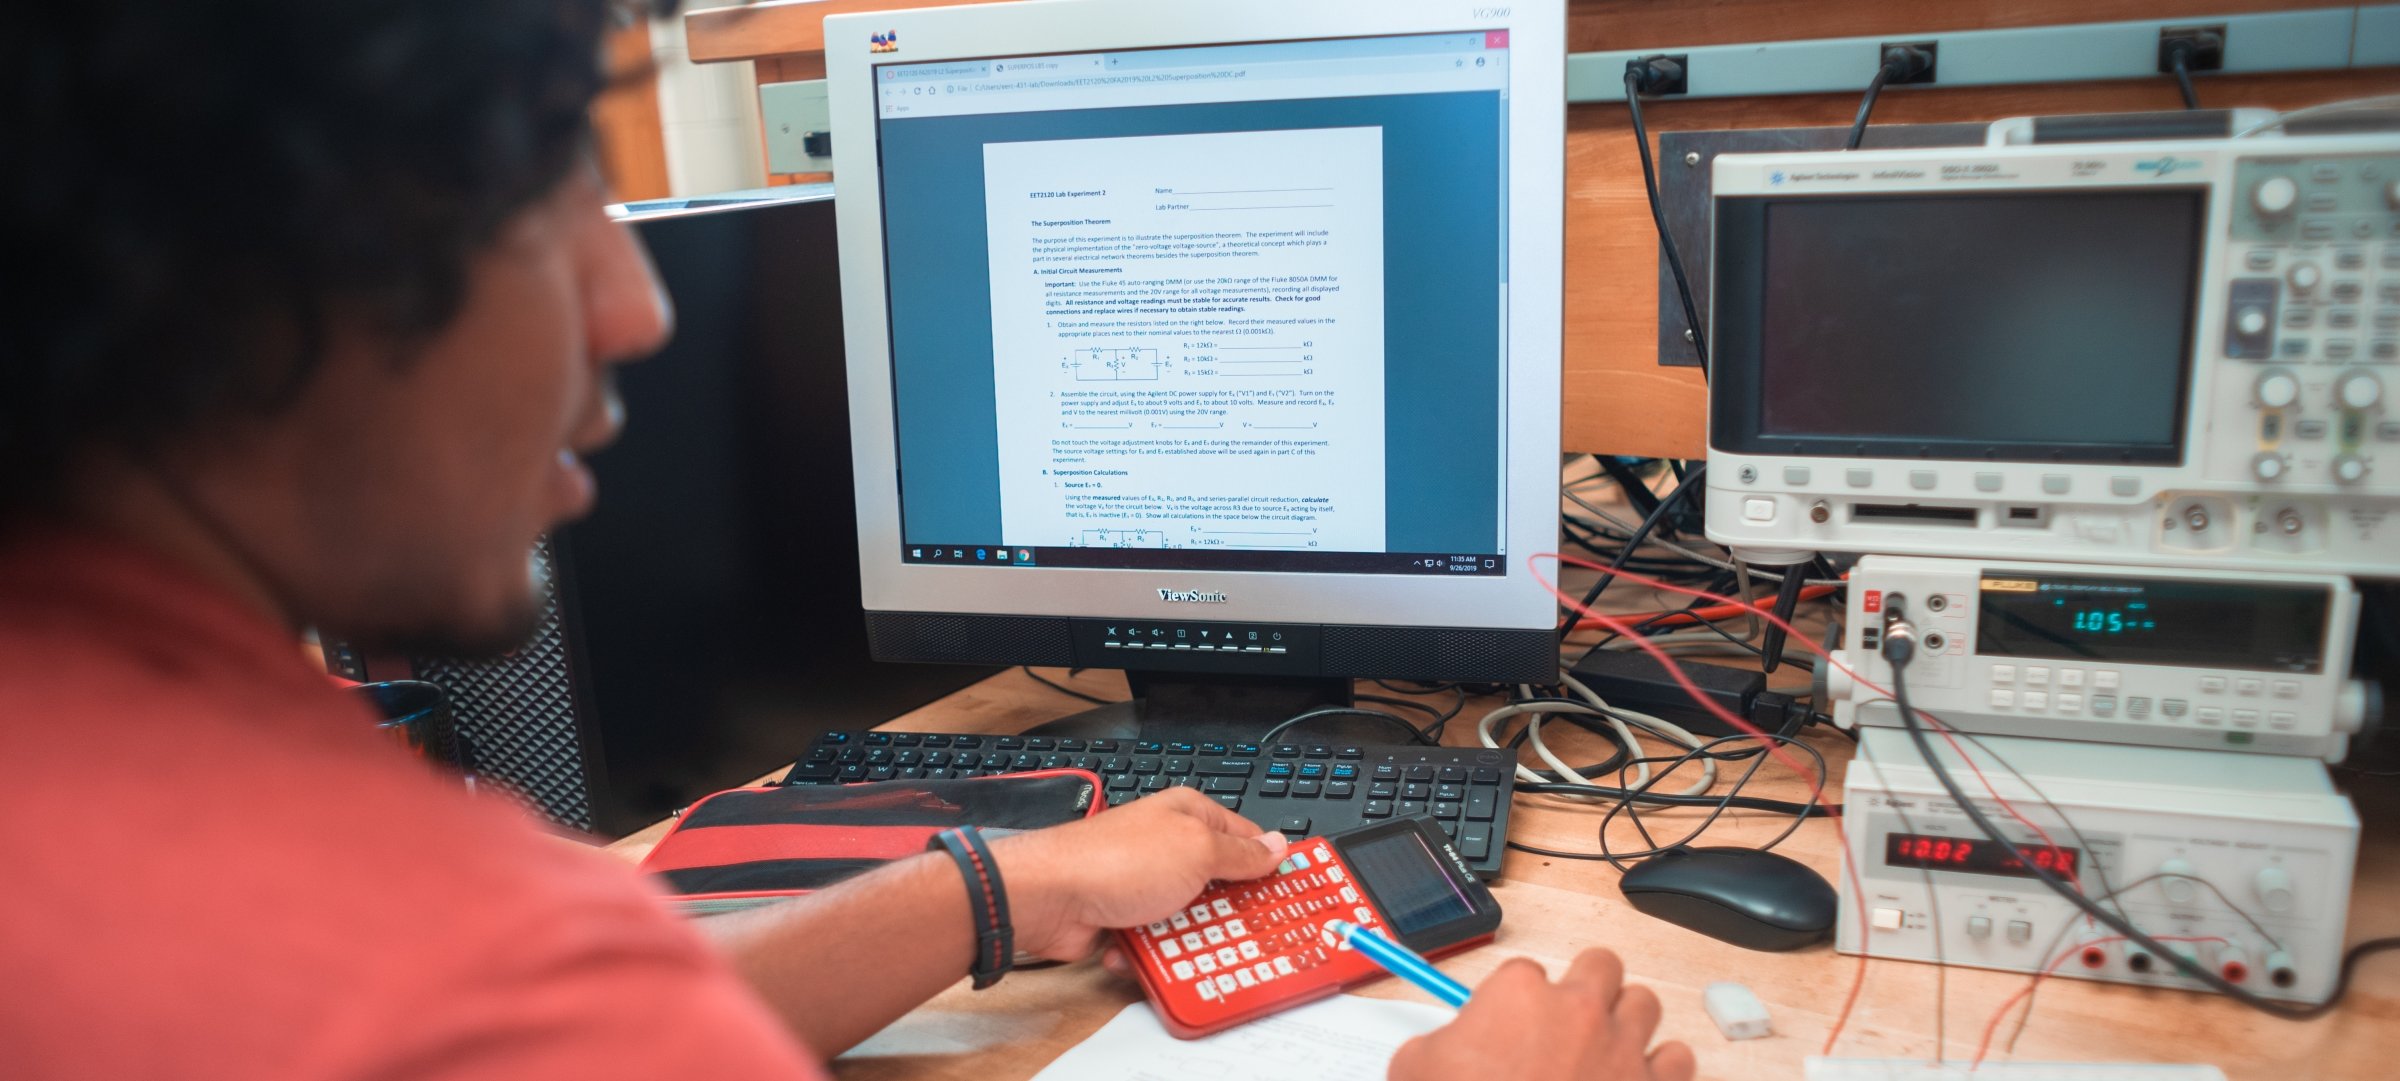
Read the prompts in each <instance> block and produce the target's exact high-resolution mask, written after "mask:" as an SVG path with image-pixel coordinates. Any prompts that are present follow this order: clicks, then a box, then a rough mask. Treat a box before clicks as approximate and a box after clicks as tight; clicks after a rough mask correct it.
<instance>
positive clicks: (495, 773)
mask: <svg viewBox="0 0 2400 1081" xmlns="http://www.w3.org/2000/svg"><path fill="white" fill-rule="evenodd" d="M533 559H534V563H535V565H536V567H537V568H538V569H539V571H540V578H541V582H542V587H541V594H542V596H541V604H542V613H541V623H540V626H539V627H538V628H537V629H536V630H535V631H534V633H533V637H532V638H530V639H528V640H527V641H526V643H525V644H524V645H522V646H520V647H518V648H517V649H516V650H515V651H514V652H512V653H509V654H508V655H506V656H504V657H500V658H496V659H491V660H460V659H457V658H453V657H411V658H409V666H410V667H411V668H413V669H414V670H415V671H416V677H417V678H418V679H422V680H427V681H430V682H433V683H438V684H440V685H442V687H443V688H444V689H446V690H448V691H449V692H450V700H451V707H452V709H454V710H455V711H456V714H457V717H458V735H459V742H460V744H461V746H462V750H463V752H464V757H465V764H466V766H467V768H468V769H469V770H470V771H471V772H472V773H473V774H474V775H475V777H476V778H477V780H478V782H479V783H482V784H488V785H493V786H494V787H498V788H501V789H503V790H504V791H507V792H508V793H510V794H511V795H513V796H515V797H517V798H518V799H520V800H521V801H523V802H524V803H525V804H526V805H527V806H529V807H531V808H533V809H534V810H537V811H540V812H541V813H542V814H544V815H547V816H549V817H550V818H551V819H552V820H553V821H556V822H558V823H559V824H561V825H564V826H570V827H573V828H575V829H579V830H587V831H588V830H591V829H592V828H594V823H593V816H592V793H593V791H594V790H595V789H596V788H597V787H598V785H599V778H598V774H597V770H598V769H599V763H600V748H599V747H598V746H596V745H595V742H594V739H595V737H594V734H593V726H592V725H590V724H589V723H588V717H589V711H588V710H585V709H580V708H578V706H579V703H578V695H577V693H576V680H575V674H576V665H577V664H578V663H579V662H578V659H577V658H576V657H575V655H574V654H575V650H574V648H573V643H572V639H571V637H570V633H569V630H568V624H569V623H570V620H569V619H568V616H567V613H566V612H565V611H564V605H562V603H561V598H562V594H561V592H560V590H559V583H560V581H561V580H562V575H563V574H564V573H565V568H564V567H563V566H562V565H561V563H560V561H559V557H558V554H557V550H556V549H555V548H554V547H553V546H552V545H551V542H550V538H549V537H547V536H545V537H543V538H542V539H541V541H540V542H539V543H538V544H536V545H535V546H534V551H533ZM570 592H571V590H570Z"/></svg>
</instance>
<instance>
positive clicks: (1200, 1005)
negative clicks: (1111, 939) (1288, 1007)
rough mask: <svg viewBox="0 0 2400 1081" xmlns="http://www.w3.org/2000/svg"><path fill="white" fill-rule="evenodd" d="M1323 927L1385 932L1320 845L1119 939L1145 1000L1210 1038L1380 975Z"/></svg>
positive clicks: (1329, 850) (1298, 849)
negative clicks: (1218, 1029) (1336, 923)
mask: <svg viewBox="0 0 2400 1081" xmlns="http://www.w3.org/2000/svg"><path fill="white" fill-rule="evenodd" d="M1328 920H1349V921H1351V922H1353V923H1357V924H1360V925H1362V926H1366V927H1376V928H1381V927H1382V926H1383V918H1382V917H1381V916H1380V915H1378V914H1377V913H1376V912H1375V910H1374V908H1373V907H1372V906H1371V905H1369V904H1368V903H1367V901H1366V899H1365V897H1364V896H1363V895H1362V894H1361V893H1360V892H1359V890H1358V887H1357V886H1356V885H1355V884H1354V883H1353V882H1352V881H1351V876H1350V874H1349V871H1348V870H1347V869H1346V868H1344V867H1343V866H1342V864H1341V861H1340V859H1339V857H1338V856H1336V855H1335V853H1334V850H1333V846H1331V845H1329V844H1327V843H1325V842H1324V841H1321V840H1317V841H1305V842H1302V843H1300V844H1297V845H1294V846H1293V847H1292V849H1291V851H1290V854H1289V855H1288V856H1287V857H1286V858H1285V859H1284V862H1283V863H1282V864H1281V865H1280V866H1278V867H1277V868H1276V870H1275V873H1274V874H1271V875H1269V876H1267V877H1265V878H1262V879H1259V880H1257V881H1254V882H1234V883H1224V884H1220V885H1218V886H1216V887H1214V888H1212V889H1211V890H1210V892H1209V893H1207V894H1205V895H1203V896H1202V897H1201V898H1200V900H1198V901H1196V902H1194V903H1193V904H1192V905H1191V906H1190V907H1189V908H1187V909H1185V910H1184V911H1183V912H1180V913H1177V914H1176V915H1175V916H1174V917H1173V918H1170V919H1168V920H1165V921H1162V922H1159V923H1153V924H1151V925H1149V926H1148V927H1142V928H1133V929H1129V930H1126V931H1124V932H1121V934H1122V935H1123V937H1124V939H1125V941H1126V945H1127V946H1128V947H1130V949H1131V952H1132V953H1133V955H1134V956H1135V957H1136V959H1137V963H1138V964H1140V965H1141V966H1142V967H1143V968H1144V969H1145V974H1146V977H1147V978H1146V980H1145V982H1146V983H1148V984H1149V985H1150V990H1151V992H1152V995H1151V997H1152V998H1153V999H1154V1000H1157V1001H1158V1002H1159V1004H1160V1005H1161V1006H1162V1007H1164V1008H1165V1009H1166V1011H1167V1012H1168V1013H1170V1014H1172V1015H1173V1016H1174V1017H1175V1019H1176V1020H1177V1021H1179V1022H1180V1023H1181V1024H1182V1026H1183V1027H1185V1028H1187V1029H1209V1028H1213V1027H1215V1026H1219V1025H1221V1024H1224V1023H1229V1021H1231V1020H1237V1019H1240V1018H1242V1017H1247V1016H1250V1015H1253V1014H1256V1013H1261V1012H1266V1011H1268V1010H1272V1009H1276V1008H1279V1007H1280V1006H1282V1005H1284V1004H1287V1003H1295V1002H1298V1001H1302V1000H1305V999H1308V998H1315V997H1317V996H1318V995H1321V994H1324V993H1328V992H1329V991H1331V990H1336V989H1339V988H1341V987H1343V986H1346V985H1348V984H1352V983H1356V982H1359V981H1361V980H1362V979H1366V978H1369V977H1372V976H1374V975H1377V974H1379V973H1380V972H1381V969H1379V968H1377V967H1376V966H1375V965H1374V963H1373V962H1371V961H1368V960H1367V959H1366V958H1365V957H1364V956H1362V955H1360V954H1358V953H1356V952H1354V951H1352V950H1351V948H1350V943H1349V942H1348V941H1347V940H1346V939H1342V938H1340V937H1339V936H1336V935H1334V934H1333V933H1332V932H1330V931H1328V930H1326V929H1325V923H1326V921H1328ZM1187 928H1188V929H1187Z"/></svg>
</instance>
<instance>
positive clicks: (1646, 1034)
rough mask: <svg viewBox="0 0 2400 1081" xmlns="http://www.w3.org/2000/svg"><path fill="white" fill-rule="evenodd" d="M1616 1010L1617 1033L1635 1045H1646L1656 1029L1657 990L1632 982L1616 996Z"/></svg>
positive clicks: (1658, 1010) (1657, 1013)
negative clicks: (1631, 984) (1632, 983)
mask: <svg viewBox="0 0 2400 1081" xmlns="http://www.w3.org/2000/svg"><path fill="white" fill-rule="evenodd" d="M1616 1012H1617V1034H1618V1035H1619V1036H1620V1037H1622V1038H1623V1039H1624V1040H1625V1042H1627V1043H1630V1044H1632V1045H1634V1046H1635V1047H1645V1046H1648V1045H1649V1043H1650V1034H1651V1033H1653V1032H1656V1031H1658V1017H1659V1013H1660V1006H1659V1003H1658V992H1656V991H1653V990H1651V989H1649V988H1647V987H1644V986H1642V985H1641V984H1638V983H1637V984H1634V985H1633V986H1631V987H1628V988H1626V989H1625V991H1624V993H1622V994H1620V995H1618V996H1617V1011H1616Z"/></svg>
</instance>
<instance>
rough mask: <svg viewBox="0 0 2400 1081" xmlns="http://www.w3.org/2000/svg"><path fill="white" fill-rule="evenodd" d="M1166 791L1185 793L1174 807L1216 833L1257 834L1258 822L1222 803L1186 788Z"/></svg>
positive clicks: (1234, 834)
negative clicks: (1205, 824) (1203, 823)
mask: <svg viewBox="0 0 2400 1081" xmlns="http://www.w3.org/2000/svg"><path fill="white" fill-rule="evenodd" d="M1167 791H1168V792H1170V793H1174V792H1181V793H1185V795H1184V796H1181V797H1178V802H1177V803H1176V804H1175V805H1174V806H1175V809H1176V810H1179V811H1182V812H1183V813H1185V814H1188V815H1191V816H1192V817H1194V818H1197V819H1199V820H1200V821H1202V822H1205V823H1207V824H1208V828H1210V829H1212V830H1215V831H1217V832H1218V833H1222V834H1226V835H1228V836H1232V837H1245V838H1246V837H1256V836H1258V835H1259V834H1258V823H1255V822H1252V821H1250V820H1249V819H1247V818H1243V817H1242V816H1241V815H1238V814H1235V813H1234V812H1232V811H1231V810H1228V809H1227V808H1226V806H1225V805H1224V804H1222V803H1218V802H1217V801H1215V800H1213V799H1210V798H1208V797H1207V796H1204V795H1201V794H1200V793H1198V792H1194V791H1192V790H1191V789H1188V788H1171V789H1168V790H1167ZM1152 798H1156V797H1152ZM1276 836H1277V837H1278V838H1280V837H1282V836H1283V835H1282V834H1276ZM1276 858H1277V859H1282V858H1283V857H1282V856H1281V855H1278V856H1277V857H1276Z"/></svg>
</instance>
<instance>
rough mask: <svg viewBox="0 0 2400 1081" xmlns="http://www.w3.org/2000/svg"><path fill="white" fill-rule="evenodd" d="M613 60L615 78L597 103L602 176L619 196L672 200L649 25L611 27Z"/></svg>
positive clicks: (629, 199) (595, 122) (611, 68)
mask: <svg viewBox="0 0 2400 1081" xmlns="http://www.w3.org/2000/svg"><path fill="white" fill-rule="evenodd" d="M607 63H608V72H609V75H610V77H611V78H612V80H613V82H612V83H611V84H610V85H609V88H608V89H607V90H605V91H603V92H602V93H601V94H600V97H599V99H598V100H596V101H594V102H592V131H593V133H594V141H595V142H596V143H597V144H598V145H597V150H598V151H599V156H600V175H601V176H602V177H604V178H606V179H607V180H608V187H609V190H610V191H612V192H614V193H616V197H617V198H618V199H619V200H622V201H625V202H633V201H635V200H638V199H663V198H666V197H667V195H668V194H669V188H668V184H667V135H666V125H665V123H664V122H663V121H662V119H661V118H660V116H659V110H658V70H657V68H655V67H654V66H653V65H652V63H651V60H650V27H649V25H648V24H646V23H637V24H635V25H633V26H628V27H624V28H621V29H618V30H614V31H611V32H610V33H609V35H608V60H607Z"/></svg>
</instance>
